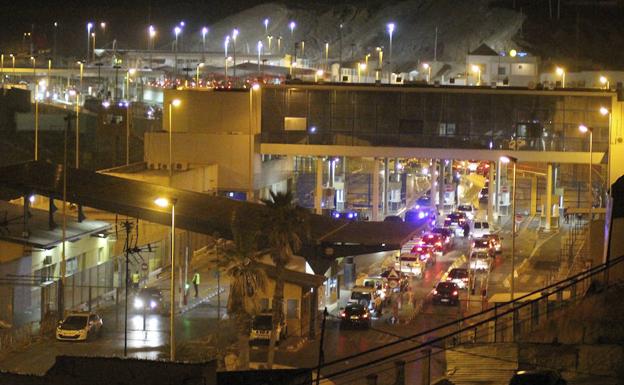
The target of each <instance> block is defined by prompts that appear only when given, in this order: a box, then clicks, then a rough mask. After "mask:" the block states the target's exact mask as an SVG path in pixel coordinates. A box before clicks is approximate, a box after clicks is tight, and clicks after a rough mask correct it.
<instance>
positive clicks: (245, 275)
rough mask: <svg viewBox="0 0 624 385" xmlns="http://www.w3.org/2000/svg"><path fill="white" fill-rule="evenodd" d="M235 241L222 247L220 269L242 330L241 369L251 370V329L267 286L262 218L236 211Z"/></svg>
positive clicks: (229, 308)
mask: <svg viewBox="0 0 624 385" xmlns="http://www.w3.org/2000/svg"><path fill="white" fill-rule="evenodd" d="M232 234H233V241H232V242H229V243H226V245H225V247H222V248H221V250H220V251H221V258H220V259H219V262H218V266H219V269H220V270H222V271H224V272H225V273H226V275H227V276H228V277H229V279H230V293H229V296H228V304H227V312H228V315H229V316H230V317H231V318H232V319H233V320H234V321H235V322H236V328H237V332H238V345H239V346H238V348H239V352H240V355H239V359H238V369H240V370H247V369H249V332H250V321H251V318H252V316H253V315H254V314H255V313H256V312H257V310H258V309H257V308H258V302H259V301H258V294H259V292H261V291H262V290H264V288H265V286H266V280H267V279H266V273H265V271H264V270H263V269H262V267H261V266H260V265H259V264H258V263H256V262H257V257H258V255H259V254H258V253H257V244H258V236H259V235H260V230H259V221H258V220H257V218H254V217H252V216H249V215H240V214H239V213H238V210H236V211H234V213H233V214H232Z"/></svg>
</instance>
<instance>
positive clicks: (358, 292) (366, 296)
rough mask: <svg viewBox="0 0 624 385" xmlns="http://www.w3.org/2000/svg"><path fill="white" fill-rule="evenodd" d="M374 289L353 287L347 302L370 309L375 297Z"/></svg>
mask: <svg viewBox="0 0 624 385" xmlns="http://www.w3.org/2000/svg"><path fill="white" fill-rule="evenodd" d="M376 291H377V290H376V289H375V288H374V287H369V286H353V289H351V298H350V299H349V302H354V303H359V304H361V305H364V306H366V307H368V308H370V307H371V306H372V305H373V300H374V299H375V296H376Z"/></svg>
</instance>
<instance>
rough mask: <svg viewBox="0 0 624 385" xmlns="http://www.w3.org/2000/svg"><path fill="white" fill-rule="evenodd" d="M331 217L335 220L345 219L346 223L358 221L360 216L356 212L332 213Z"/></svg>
mask: <svg viewBox="0 0 624 385" xmlns="http://www.w3.org/2000/svg"><path fill="white" fill-rule="evenodd" d="M331 216H332V217H333V218H335V219H346V220H348V221H358V220H360V215H359V214H358V212H357V211H333V212H332V214H331Z"/></svg>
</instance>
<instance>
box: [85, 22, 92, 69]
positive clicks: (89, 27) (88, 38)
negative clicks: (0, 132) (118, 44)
mask: <svg viewBox="0 0 624 385" xmlns="http://www.w3.org/2000/svg"><path fill="white" fill-rule="evenodd" d="M91 29H93V23H91V22H88V23H87V56H85V61H86V62H87V63H88V62H89V52H90V45H91Z"/></svg>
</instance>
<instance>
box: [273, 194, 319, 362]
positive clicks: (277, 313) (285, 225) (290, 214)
mask: <svg viewBox="0 0 624 385" xmlns="http://www.w3.org/2000/svg"><path fill="white" fill-rule="evenodd" d="M270 193H271V199H266V200H263V202H264V204H266V205H267V207H268V208H269V211H268V214H267V217H266V218H265V220H266V223H265V226H264V229H265V231H266V236H267V241H268V245H269V248H270V250H271V251H270V252H271V259H272V260H273V263H274V264H275V271H276V275H277V276H276V278H275V290H274V292H273V303H272V311H273V330H272V331H271V340H270V343H269V353H268V358H267V366H268V368H269V369H271V368H272V367H273V363H274V361H275V345H276V342H277V327H278V325H279V324H280V323H281V322H282V320H283V318H284V277H283V273H284V269H285V266H286V264H287V263H288V262H289V261H290V259H291V257H292V256H293V255H294V253H296V252H298V251H299V249H300V248H301V245H302V241H303V239H304V238H305V237H307V236H308V221H307V213H308V212H307V211H306V210H305V209H303V208H301V207H298V206H296V205H295V204H294V202H293V195H292V192H291V191H287V192H286V193H274V192H273V191H271V192H270Z"/></svg>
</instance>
